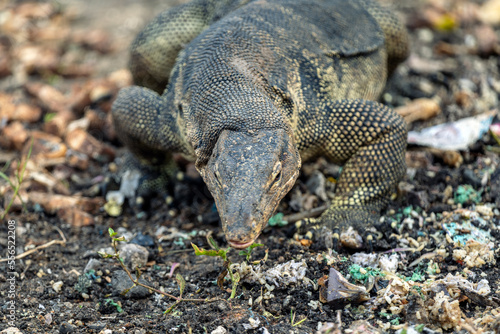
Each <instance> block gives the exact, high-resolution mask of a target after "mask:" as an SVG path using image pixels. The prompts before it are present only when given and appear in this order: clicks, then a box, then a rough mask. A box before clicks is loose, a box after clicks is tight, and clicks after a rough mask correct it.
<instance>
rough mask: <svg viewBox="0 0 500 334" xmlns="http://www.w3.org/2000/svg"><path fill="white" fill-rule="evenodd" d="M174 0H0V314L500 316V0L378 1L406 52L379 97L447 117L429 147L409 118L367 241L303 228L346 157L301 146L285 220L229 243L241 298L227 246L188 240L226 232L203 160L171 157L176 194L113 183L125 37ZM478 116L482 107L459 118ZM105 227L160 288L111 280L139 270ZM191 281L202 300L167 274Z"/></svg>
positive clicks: (85, 322) (135, 320)
mask: <svg viewBox="0 0 500 334" xmlns="http://www.w3.org/2000/svg"><path fill="white" fill-rule="evenodd" d="M182 2H183V1H171V0H166V1H156V0H147V1H141V2H137V1H131V0H125V1H123V0H122V1H118V0H106V1H97V0H90V1H85V2H83V1H78V0H65V1H38V2H28V1H2V0H0V171H1V172H2V174H0V176H2V175H4V176H5V177H2V178H1V179H0V217H2V216H3V215H4V214H5V217H3V219H2V224H1V225H0V226H1V232H0V236H1V238H0V261H1V262H0V300H1V305H0V331H2V330H4V331H2V332H1V333H18V332H20V333H394V332H398V333H418V332H420V333H497V334H498V333H500V320H499V319H500V269H499V267H498V263H499V261H500V252H499V249H500V247H499V246H500V245H499V243H500V211H499V207H500V140H499V139H498V138H499V137H500V120H499V117H498V100H499V97H500V73H499V72H500V57H499V55H500V41H499V40H500V1H498V0H474V1H472V0H469V1H467V0H420V1H411V0H405V1H389V0H385V1H384V2H386V3H389V4H392V5H393V6H394V7H395V9H396V10H397V12H398V13H399V14H400V15H401V17H402V18H403V19H404V20H405V22H406V25H407V27H408V30H409V33H410V40H411V55H410V57H409V58H408V60H407V61H406V62H405V63H404V64H403V65H401V66H400V67H399V68H398V69H397V71H396V72H395V74H394V76H393V77H392V78H391V79H390V81H389V82H388V84H387V89H386V91H385V92H384V94H383V96H382V98H381V102H383V103H385V104H387V105H389V106H391V107H393V108H395V109H396V110H397V111H398V112H399V113H400V114H402V115H404V116H405V119H406V120H407V122H408V124H409V130H411V131H415V132H418V131H421V130H422V129H425V128H429V127H432V126H435V125H438V124H447V125H448V128H447V129H446V131H442V132H441V133H437V134H435V135H434V137H431V135H430V134H427V135H426V136H425V137H426V138H427V139H429V138H430V139H431V140H430V141H431V144H434V145H435V147H432V148H431V147H426V146H424V145H423V144H422V143H420V144H419V143H418V142H417V141H418V139H419V138H418V136H417V135H416V133H412V135H411V136H410V139H411V141H412V143H410V144H409V147H408V152H407V159H406V160H407V165H408V171H407V174H406V176H405V178H404V180H402V181H401V183H400V185H399V189H398V197H397V198H396V199H395V200H394V202H392V203H391V204H390V206H389V208H388V209H387V211H386V212H384V215H383V218H382V219H381V221H380V224H379V225H378V226H377V229H378V231H379V232H380V234H379V236H378V239H377V240H376V243H375V252H374V253H373V254H368V253H366V251H365V250H360V251H355V250H347V249H341V250H340V252H339V253H337V252H335V251H332V250H325V249H324V248H322V247H321V245H322V243H321V242H319V241H314V242H309V241H308V240H306V239H304V237H303V236H300V235H299V236H297V235H295V236H294V233H293V231H292V226H293V222H294V221H295V220H297V219H298V218H297V214H298V215H302V216H312V215H315V214H317V213H318V212H321V208H324V207H325V204H327V202H328V199H329V198H331V197H332V196H333V194H334V190H335V179H336V178H337V177H338V175H339V172H340V168H339V166H335V165H333V164H331V163H329V162H327V161H326V160H324V159H319V160H318V161H314V162H309V163H306V164H305V165H304V166H303V169H302V174H301V176H300V178H299V180H298V181H297V184H296V185H295V187H294V188H293V189H292V191H291V192H290V193H289V194H288V195H287V196H286V198H285V199H284V200H283V202H282V203H281V204H280V207H279V209H278V211H277V212H278V213H282V214H283V215H284V216H283V217H281V216H277V217H276V219H274V221H276V222H278V223H277V225H280V224H279V222H280V217H281V221H286V222H288V224H286V225H285V226H272V227H268V228H266V229H265V230H264V233H263V234H262V236H261V237H260V238H259V240H258V241H259V242H260V243H262V244H263V246H261V247H256V248H255V249H254V250H253V251H252V254H251V258H250V261H246V260H245V256H242V255H239V254H238V252H237V251H235V250H232V251H230V252H229V259H230V261H231V262H232V263H233V265H232V266H231V267H230V270H231V271H232V272H233V273H235V275H236V274H238V275H239V276H240V282H239V284H238V285H237V287H236V294H235V298H232V299H228V298H229V297H230V295H231V281H230V278H229V275H227V277H226V278H225V280H223V279H221V280H220V281H221V282H220V283H222V284H223V289H221V288H219V286H218V284H217V280H218V277H219V275H220V273H221V272H222V271H223V269H224V266H223V265H224V263H223V262H224V261H223V260H222V259H221V258H218V257H208V256H196V255H195V252H194V250H193V248H192V246H191V243H194V244H196V245H197V246H198V247H200V248H204V249H209V248H210V246H209V245H208V242H207V236H211V237H213V239H214V240H215V241H216V242H217V243H218V244H219V245H221V246H224V245H226V244H225V239H224V235H223V233H222V231H221V229H220V226H219V224H220V223H219V218H218V215H217V212H216V209H215V206H214V203H213V200H212V198H211V196H210V194H209V192H208V190H207V189H206V188H205V186H204V185H203V183H202V182H201V181H200V179H199V176H198V175H197V173H196V172H195V170H194V166H193V164H192V163H190V162H187V161H184V160H182V159H180V158H179V159H178V162H179V166H180V168H181V170H182V173H183V175H187V176H188V178H184V180H183V181H178V182H177V183H176V185H175V187H174V189H172V192H173V198H172V199H171V201H169V204H165V201H164V199H163V198H161V197H155V198H153V199H151V202H148V203H147V204H148V205H147V207H148V209H147V210H146V211H145V212H136V211H134V210H133V209H131V208H130V207H128V206H127V205H124V207H123V211H122V212H121V211H120V208H118V207H117V206H116V205H115V206H113V205H112V203H111V204H110V201H109V198H108V203H107V204H106V198H105V197H104V196H103V184H106V185H107V186H108V188H109V189H106V190H114V189H115V188H116V187H114V186H115V185H114V179H113V178H111V181H109V179H107V178H109V177H110V176H113V175H117V174H118V173H117V171H118V169H119V168H120V163H121V161H122V158H123V155H124V153H125V150H124V148H123V147H122V146H121V144H120V143H119V142H118V140H117V138H116V135H115V133H114V131H113V128H112V124H111V120H110V115H109V111H110V107H111V104H112V101H113V100H114V98H115V97H116V94H117V92H118V90H119V89H120V88H121V87H124V86H127V85H130V84H131V77H130V74H129V73H128V71H127V70H126V65H127V48H128V45H129V44H130V42H131V41H132V39H133V38H134V36H135V35H136V34H137V32H138V31H139V30H140V29H141V27H143V26H144V25H145V24H146V23H147V22H148V21H149V20H150V19H151V18H152V17H154V16H155V15H156V14H158V13H159V12H161V11H162V10H164V9H167V8H169V7H171V6H173V5H176V4H178V3H182ZM472 116H479V117H482V122H478V121H471V120H470V121H469V123H467V125H466V126H464V127H463V128H460V127H459V126H458V125H456V123H454V124H455V126H451V125H450V123H452V122H456V121H458V120H461V119H464V118H467V117H472ZM490 124H492V125H491V126H490ZM481 127H484V129H485V130H484V131H482V132H481V133H479V132H480V131H479V129H480V128H481ZM471 130H473V131H471ZM476 130H477V131H476ZM488 130H489V131H488ZM468 132H470V133H471V134H470V135H471V137H472V139H471V140H470V141H469V142H467V143H466V144H465V147H460V146H459V145H460V142H461V140H463V139H464V138H465V137H466V136H468V135H469V133H468ZM31 138H33V139H31ZM417 144H419V145H417ZM27 157H28V159H26V158H27ZM16 175H17V176H16ZM21 178H22V180H21ZM105 181H106V182H105ZM19 184H20V185H19ZM113 187H114V188H113ZM20 198H21V199H22V200H23V201H22V202H21V200H20ZM11 200H12V201H11ZM283 224H285V223H283ZM109 228H112V229H114V230H115V231H116V232H117V236H125V238H126V240H127V242H124V243H122V245H124V244H126V245H127V246H121V247H123V248H121V253H120V256H121V257H122V258H124V261H125V264H126V265H128V266H129V267H130V266H132V265H133V264H134V263H141V264H142V265H143V267H142V270H141V279H142V280H141V282H145V283H146V284H148V285H149V286H150V287H151V288H153V289H156V291H153V290H151V289H150V290H148V289H140V288H137V287H136V288H133V289H132V290H130V291H129V293H127V294H125V295H123V294H121V293H120V292H122V291H123V290H126V289H127V288H128V287H130V286H131V285H132V282H131V281H130V280H129V278H128V276H127V275H126V273H125V272H124V271H123V270H122V268H121V267H120V265H119V264H118V262H117V261H116V260H115V259H111V258H102V257H101V256H99V254H98V252H100V251H101V252H102V251H104V252H106V253H113V248H111V245H112V244H111V239H110V237H109V234H108V229H109ZM319 234H320V235H325V234H326V235H328V234H327V233H325V231H322V232H321V233H319ZM135 245H140V247H138V246H135ZM130 254H133V255H130ZM9 256H10V258H9ZM13 256H15V258H12V257H13ZM331 268H334V269H335V270H336V271H337V272H339V273H340V274H341V275H342V276H343V277H345V280H348V281H349V283H344V281H343V280H342V278H338V276H337V274H336V272H335V271H332V270H331ZM132 273H134V272H133V271H132ZM177 274H179V275H180V276H177V279H176V275H177ZM182 281H185V282H184V283H183V282H182ZM349 284H354V285H349ZM180 286H182V287H183V288H182V290H183V293H182V295H183V298H187V299H196V301H188V300H186V301H180V302H179V303H178V304H177V305H173V304H174V302H175V300H173V299H171V298H168V297H167V296H165V295H162V294H160V292H164V293H167V294H170V295H173V296H175V297H178V296H179V287H180ZM332 287H336V288H335V289H333V288H332ZM332 289H333V290H332ZM172 305H173V307H171V306H172ZM167 309H168V310H169V311H170V312H168V313H167V314H164V312H165V311H166V310H167ZM8 328H10V329H8ZM16 328H17V332H16Z"/></svg>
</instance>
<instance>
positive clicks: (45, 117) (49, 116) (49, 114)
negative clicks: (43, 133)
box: [43, 112, 57, 123]
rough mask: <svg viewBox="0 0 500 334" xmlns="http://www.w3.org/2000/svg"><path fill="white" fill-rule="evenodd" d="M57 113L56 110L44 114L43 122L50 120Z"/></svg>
mask: <svg viewBox="0 0 500 334" xmlns="http://www.w3.org/2000/svg"><path fill="white" fill-rule="evenodd" d="M56 115H57V114H56V113H55V112H53V113H47V114H45V116H43V122H44V123H47V122H50V121H51V120H52V119H53V118H54V117H55V116H56Z"/></svg>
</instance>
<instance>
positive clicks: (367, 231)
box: [294, 207, 380, 251]
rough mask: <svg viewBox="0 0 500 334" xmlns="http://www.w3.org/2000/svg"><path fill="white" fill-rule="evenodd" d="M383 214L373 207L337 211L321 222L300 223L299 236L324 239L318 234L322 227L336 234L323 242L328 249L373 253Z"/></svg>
mask: <svg viewBox="0 0 500 334" xmlns="http://www.w3.org/2000/svg"><path fill="white" fill-rule="evenodd" d="M379 211H380V210H377V209H374V208H373V209H372V208H370V207H345V208H339V207H333V208H330V209H329V210H327V211H326V212H325V213H324V214H323V215H322V216H321V217H319V218H308V219H303V220H300V221H298V222H297V223H296V224H295V227H294V229H295V230H297V231H299V232H304V231H307V233H306V234H305V238H306V239H312V238H314V239H320V237H321V235H319V234H318V233H317V231H318V230H319V228H321V227H327V228H328V229H329V230H331V231H332V234H331V241H330V240H324V241H323V243H324V246H325V247H326V248H333V249H336V250H338V249H339V248H340V247H345V248H350V249H361V248H365V249H367V250H368V251H372V250H373V247H374V242H375V240H376V236H377V235H378V234H379V233H377V230H376V229H375V227H374V224H375V223H377V222H378V219H379V217H380V214H379ZM321 234H323V233H321Z"/></svg>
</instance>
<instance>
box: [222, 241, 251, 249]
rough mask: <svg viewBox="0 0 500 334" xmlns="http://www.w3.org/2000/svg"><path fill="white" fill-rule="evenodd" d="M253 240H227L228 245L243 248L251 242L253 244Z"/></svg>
mask: <svg viewBox="0 0 500 334" xmlns="http://www.w3.org/2000/svg"><path fill="white" fill-rule="evenodd" d="M254 241H255V240H251V241H248V242H238V241H230V240H229V241H228V244H229V246H231V247H233V248H235V249H244V248H247V247H250V245H251V244H253V242H254Z"/></svg>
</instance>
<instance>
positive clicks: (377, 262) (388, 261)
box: [351, 253, 399, 273]
mask: <svg viewBox="0 0 500 334" xmlns="http://www.w3.org/2000/svg"><path fill="white" fill-rule="evenodd" d="M351 261H352V262H353V263H356V264H359V265H360V266H362V267H371V268H373V269H379V268H380V269H381V270H383V271H385V272H389V273H395V272H396V270H397V269H398V263H399V255H398V254H391V255H388V254H382V255H377V254H367V253H356V254H353V255H352V256H351Z"/></svg>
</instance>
